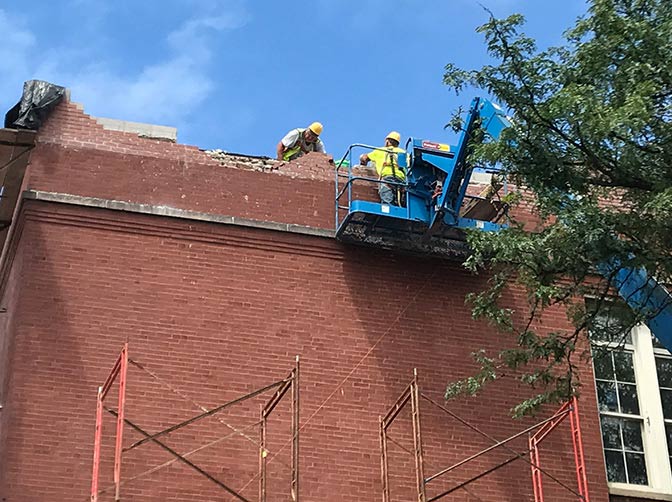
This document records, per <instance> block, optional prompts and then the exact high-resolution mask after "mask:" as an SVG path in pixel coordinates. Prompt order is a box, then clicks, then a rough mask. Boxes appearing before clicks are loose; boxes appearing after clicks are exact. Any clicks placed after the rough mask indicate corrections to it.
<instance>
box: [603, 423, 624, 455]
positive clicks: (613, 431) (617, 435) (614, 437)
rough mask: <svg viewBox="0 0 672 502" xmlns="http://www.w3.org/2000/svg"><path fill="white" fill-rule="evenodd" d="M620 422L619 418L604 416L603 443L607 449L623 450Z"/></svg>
mask: <svg viewBox="0 0 672 502" xmlns="http://www.w3.org/2000/svg"><path fill="white" fill-rule="evenodd" d="M619 422H620V420H618V419H617V418H611V417H605V416H602V441H603V442H604V447H605V448H615V449H617V450H620V449H621V448H622V445H621V428H620V426H619Z"/></svg>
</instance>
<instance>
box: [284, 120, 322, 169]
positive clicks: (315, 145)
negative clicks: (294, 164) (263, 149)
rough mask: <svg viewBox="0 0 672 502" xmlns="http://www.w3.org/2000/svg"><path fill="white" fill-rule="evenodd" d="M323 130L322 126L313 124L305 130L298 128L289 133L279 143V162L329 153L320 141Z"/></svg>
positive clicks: (316, 123)
mask: <svg viewBox="0 0 672 502" xmlns="http://www.w3.org/2000/svg"><path fill="white" fill-rule="evenodd" d="M322 129H323V127H322V124H320V123H319V122H313V123H312V124H310V125H309V126H308V127H306V128H305V129H302V128H298V129H292V130H291V131H289V132H288V133H287V134H286V135H285V137H284V138H282V139H281V140H280V142H279V143H278V147H277V154H278V160H285V161H287V160H294V159H298V158H299V157H301V156H302V155H303V154H304V153H308V152H320V153H327V152H326V151H325V149H324V143H322V140H321V139H320V134H322Z"/></svg>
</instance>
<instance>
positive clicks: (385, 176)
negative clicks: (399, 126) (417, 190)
mask: <svg viewBox="0 0 672 502" xmlns="http://www.w3.org/2000/svg"><path fill="white" fill-rule="evenodd" d="M400 141H401V135H400V134H399V133H398V132H397V131H392V132H390V133H389V134H388V135H387V136H385V146H384V147H380V148H376V149H375V150H373V151H372V152H370V153H365V154H363V155H361V156H360V157H359V163H360V164H361V165H363V166H365V165H367V164H368V163H369V161H373V163H374V164H375V165H376V173H377V174H378V179H379V180H381V181H392V182H395V183H401V182H404V181H405V180H406V173H405V172H404V169H403V167H400V166H399V159H398V156H397V155H398V154H400V153H401V154H403V153H406V151H405V150H403V149H401V148H399V142H400ZM378 195H380V201H381V202H382V203H383V204H391V205H393V206H403V205H404V201H403V196H404V192H403V189H402V187H401V186H399V185H396V184H395V185H393V184H388V183H380V184H379V185H378Z"/></svg>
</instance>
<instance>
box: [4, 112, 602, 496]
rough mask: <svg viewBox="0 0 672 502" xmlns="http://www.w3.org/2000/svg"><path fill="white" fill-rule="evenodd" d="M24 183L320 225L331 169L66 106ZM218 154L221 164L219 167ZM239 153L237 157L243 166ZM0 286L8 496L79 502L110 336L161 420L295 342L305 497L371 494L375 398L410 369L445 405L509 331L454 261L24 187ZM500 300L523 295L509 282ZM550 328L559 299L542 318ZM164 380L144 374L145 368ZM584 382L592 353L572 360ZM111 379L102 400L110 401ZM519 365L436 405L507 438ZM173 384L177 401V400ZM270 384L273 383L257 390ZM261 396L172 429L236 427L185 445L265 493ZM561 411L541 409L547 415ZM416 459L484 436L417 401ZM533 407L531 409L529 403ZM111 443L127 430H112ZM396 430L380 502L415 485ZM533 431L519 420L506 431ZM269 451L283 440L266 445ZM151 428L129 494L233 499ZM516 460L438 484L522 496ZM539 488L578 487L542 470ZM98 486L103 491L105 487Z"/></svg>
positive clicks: (596, 487) (182, 443) (278, 365)
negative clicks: (497, 326) (136, 129)
mask: <svg viewBox="0 0 672 502" xmlns="http://www.w3.org/2000/svg"><path fill="white" fill-rule="evenodd" d="M38 141H39V146H38V148H37V149H36V150H35V151H34V152H33V154H32V157H31V164H30V167H29V173H28V178H27V185H28V188H30V189H33V190H44V191H53V192H60V193H68V194H77V195H84V196H94V197H102V198H109V199H115V200H128V201H133V202H142V203H150V204H161V205H169V206H173V207H177V208H182V209H189V210H196V211H204V212H213V213H218V214H226V215H234V216H244V217H248V218H256V219H263V220H270V221H281V222H287V223H296V224H301V225H312V226H317V227H322V228H332V226H333V193H334V187H333V181H330V180H331V176H332V175H333V168H332V167H330V165H329V164H328V161H327V159H326V158H324V157H323V156H320V155H317V154H315V155H309V156H307V157H305V158H304V159H303V160H302V162H301V163H290V164H288V165H284V166H283V165H280V166H278V169H276V170H272V171H269V170H266V169H265V168H259V167H258V166H257V167H254V166H251V167H250V166H249V164H246V163H245V162H242V161H240V159H234V158H233V157H231V159H230V163H232V164H234V163H235V162H242V164H243V165H242V166H241V165H238V166H235V165H231V166H228V165H224V166H222V165H221V159H219V158H213V157H212V156H211V155H209V154H207V153H205V152H201V151H199V150H198V149H196V148H193V147H186V146H183V145H176V144H172V143H167V142H162V141H153V140H148V139H141V138H137V137H134V136H133V135H131V134H128V133H121V132H116V131H106V130H104V129H102V127H100V126H99V125H98V124H97V123H96V122H95V121H94V120H93V119H91V118H89V117H87V116H86V115H84V114H83V113H82V112H81V110H79V109H78V108H77V107H75V106H74V105H71V104H63V105H61V106H60V107H59V108H58V109H57V110H56V112H55V113H54V115H52V117H51V118H50V119H49V121H48V122H47V123H46V125H45V126H44V128H43V129H42V130H41V131H40V133H39V137H38ZM227 162H228V161H227V160H225V162H224V163H225V164H226V163H227ZM248 167H249V168H248ZM15 225H18V226H19V227H22V229H23V230H22V231H21V232H16V234H15V239H14V240H13V241H12V243H13V244H12V245H14V246H16V252H15V253H14V255H13V256H14V259H13V261H11V262H6V264H5V266H6V267H8V270H9V271H10V272H11V273H10V274H9V276H8V278H7V279H6V281H5V284H4V296H3V303H2V306H7V307H8V313H7V315H5V318H4V319H0V321H2V322H3V324H2V325H1V326H0V327H1V328H2V330H3V331H2V337H3V338H2V340H3V343H2V344H0V347H3V349H2V350H3V354H4V356H3V357H4V360H5V361H7V366H6V368H7V370H6V369H4V368H5V366H4V365H3V375H4V378H5V379H6V381H5V386H4V389H3V391H2V392H3V395H4V397H5V408H4V409H3V411H2V415H1V420H2V422H1V427H2V428H1V429H0V430H1V431H2V433H3V438H4V439H3V442H2V444H1V445H0V447H1V448H2V450H1V451H0V454H1V458H2V459H3V462H2V467H1V468H0V500H6V501H11V502H14V501H42V500H44V501H46V500H68V501H76V500H82V501H84V500H85V499H87V493H88V489H89V483H90V472H91V456H92V439H93V425H94V417H95V393H96V388H97V386H98V385H100V384H102V382H103V381H104V379H105V377H106V376H107V374H108V372H109V370H110V368H111V366H112V363H113V362H114V359H115V358H116V356H117V354H118V352H119V350H120V348H121V345H122V344H123V343H124V342H125V341H128V342H129V344H130V354H131V358H132V359H134V360H135V361H137V362H139V363H141V364H142V365H143V366H144V367H145V368H146V369H147V370H149V371H151V372H152V374H153V375H154V376H151V375H150V374H149V373H147V372H144V371H142V370H140V369H138V368H137V367H135V366H132V367H131V368H130V370H129V384H128V394H127V403H128V409H127V418H129V419H130V420H132V421H133V422H135V423H137V424H138V425H140V426H142V427H143V428H145V429H146V430H148V431H151V432H154V431H157V430H160V429H162V428H164V427H167V426H169V425H172V424H174V423H176V422H179V421H181V420H184V419H187V418H189V417H191V416H194V415H196V414H197V413H198V412H199V410H198V408H197V407H196V406H195V404H194V403H198V404H199V405H202V406H206V407H214V406H217V405H218V404H221V403H223V402H226V401H228V400H230V399H233V398H235V397H237V396H239V395H242V394H244V393H247V392H250V391H252V390H254V389H256V388H258V387H261V386H263V385H265V384H267V383H270V382H272V381H275V380H276V379H278V378H283V377H284V376H286V374H287V373H288V372H289V370H290V369H291V367H292V365H293V361H294V356H295V355H297V354H298V355H300V357H301V368H302V375H301V414H302V418H301V424H302V429H301V435H300V438H301V456H300V467H301V496H302V499H303V500H304V501H312V500H325V501H340V500H352V501H372V500H379V497H380V474H379V470H380V469H379V465H380V464H379V451H380V449H379V439H378V416H379V415H381V414H384V413H385V412H386V410H387V409H388V408H389V407H390V406H391V405H392V404H393V403H394V401H395V400H396V399H397V397H398V396H399V394H400V393H401V392H402V391H403V389H404V387H405V386H406V385H407V384H408V382H409V381H410V379H411V376H412V370H413V368H417V369H418V372H419V378H420V383H421V386H422V389H423V391H424V392H425V393H427V394H428V395H429V396H431V397H432V398H434V399H436V400H437V401H439V402H441V403H443V401H442V394H443V390H444V389H445V385H446V383H447V382H448V381H449V380H450V379H454V378H459V377H463V376H466V375H468V374H469V373H470V372H471V371H473V369H474V365H473V363H472V362H471V358H470V356H469V354H470V353H471V352H472V351H473V350H476V349H478V348H481V347H491V348H492V349H493V350H496V349H498V348H501V347H504V346H506V344H508V343H509V341H508V340H507V339H506V338H505V337H504V336H503V335H501V334H497V333H496V332H494V331H493V330H492V329H491V328H489V327H488V326H486V325H484V324H482V323H479V322H475V321H473V320H472V319H471V317H470V312H469V309H468V307H467V306H466V305H465V303H464V296H465V295H466V294H467V293H469V292H471V291H476V290H478V289H479V288H482V287H484V285H485V281H486V279H487V278H484V277H475V276H471V275H469V274H468V273H466V272H465V271H464V270H463V269H462V268H461V267H460V266H459V265H458V264H456V263H452V262H447V261H440V260H434V259H422V258H410V257H405V256H397V255H394V254H391V253H388V252H380V251H376V250H372V249H360V248H351V247H346V246H343V245H341V244H339V243H338V242H336V241H333V240H331V239H327V238H318V237H310V236H305V235H298V234H289V233H281V232H272V231H268V230H261V229H252V228H240V227H235V226H230V225H216V224H208V223H203V222H194V221H186V220H179V219H174V218H161V217H152V216H146V215H138V214H126V213H120V212H115V211H110V210H103V209H93V208H84V207H75V206H68V205H64V204H56V203H46V202H39V201H25V203H24V206H23V210H22V212H21V215H20V218H19V219H18V220H17V221H16V222H15ZM510 301H511V306H512V307H514V308H515V307H518V308H519V310H521V311H522V310H523V308H522V307H523V303H524V298H523V297H522V294H521V292H519V291H512V294H511V297H510ZM543 323H544V326H545V327H546V328H547V329H554V328H558V327H562V326H564V325H565V324H566V319H565V317H564V314H563V313H562V312H561V311H557V312H552V313H550V314H549V315H548V316H547V317H545V319H544V320H543ZM155 377H156V378H155ZM583 379H584V381H585V382H590V380H591V375H590V371H589V370H588V369H586V371H585V372H584V375H583ZM115 389H116V387H115V388H114V389H113V391H112V393H111V394H110V397H109V398H110V399H111V401H110V402H114V399H115V398H116V395H115V392H116V390H115ZM590 389H591V387H590V386H587V387H586V392H585V393H584V396H583V397H582V400H581V405H582V421H583V423H582V425H583V434H584V442H585V446H586V457H587V458H586V460H587V464H588V466H589V468H588V470H589V472H588V475H589V483H590V487H591V495H592V497H591V498H592V500H594V501H606V500H607V493H606V482H605V479H604V468H603V461H602V452H601V445H600V436H599V426H598V422H597V416H596V414H595V397H594V393H593V392H592V391H591V390H590ZM525 392H526V390H525V389H521V388H519V387H518V386H517V384H516V383H515V381H514V380H513V379H508V380H504V381H502V382H500V383H499V384H498V385H496V386H495V387H493V388H491V389H490V390H489V391H486V392H485V393H484V394H483V395H482V396H480V397H478V398H476V399H470V400H461V401H456V402H451V403H449V406H450V409H451V410H452V411H453V412H454V413H456V414H458V415H460V416H462V417H464V418H466V419H468V420H469V421H470V423H472V424H473V425H474V426H476V427H478V428H480V429H482V430H483V431H485V432H487V433H488V434H490V435H492V436H494V437H496V438H498V439H502V438H505V437H508V436H510V435H512V434H514V433H515V432H517V431H519V430H522V429H524V428H525V427H527V426H529V425H531V424H532V423H533V422H534V421H535V420H534V419H525V420H521V421H512V420H511V419H510V418H509V416H508V410H509V408H510V407H511V406H512V405H513V404H515V403H516V402H518V401H519V400H520V399H522V398H523V397H524V396H525ZM185 397H186V398H187V399H185ZM267 397H269V396H267ZM263 401H264V399H263V398H262V399H255V400H254V401H252V402H248V403H247V404H245V405H243V406H241V407H239V408H235V409H232V410H231V411H229V412H226V413H222V414H221V416H218V418H219V419H216V418H210V419H207V420H204V421H203V422H199V423H197V424H195V425H194V426H193V427H192V426H189V427H186V428H185V429H183V430H180V431H179V432H176V433H174V434H171V435H170V436H169V437H167V438H166V443H167V444H169V445H170V446H171V447H174V448H175V449H176V450H178V451H180V452H188V451H191V450H194V449H196V448H198V447H200V446H202V445H204V444H208V443H211V442H215V441H216V440H218V439H220V438H222V437H224V436H226V435H227V434H230V432H231V430H230V428H229V427H227V425H225V424H223V423H222V421H223V422H225V423H226V424H228V426H233V427H235V428H236V429H238V430H241V429H245V430H244V433H245V435H244V436H243V435H234V436H233V437H230V438H228V439H224V440H222V441H220V442H216V443H215V444H214V445H212V446H211V447H209V448H207V449H204V450H202V451H199V452H197V453H195V454H194V455H193V456H192V457H190V458H191V459H192V460H193V461H194V462H196V463H198V464H199V465H201V466H202V467H203V468H204V469H206V470H207V471H208V472H211V473H212V474H213V475H215V476H216V477H218V478H219V479H221V480H222V481H223V482H225V483H227V484H229V485H230V486H231V487H232V488H234V489H236V490H241V491H242V493H243V495H244V496H245V497H246V498H248V499H249V500H257V488H256V480H255V477H254V476H255V474H256V472H257V468H258V451H257V449H256V447H255V442H256V441H257V437H258V432H257V430H256V429H255V428H250V429H246V427H249V425H250V424H251V423H254V422H255V421H256V420H257V417H258V413H259V406H260V404H261V403H262V402H263ZM552 411H553V410H552V409H551V408H549V409H548V410H546V412H547V413H549V414H550V413H551V412H552ZM421 413H422V421H423V435H424V440H425V446H426V452H425V458H426V462H427V467H426V474H427V475H429V474H431V473H433V472H436V471H438V470H439V469H441V468H444V467H446V466H448V465H451V464H452V463H455V462H457V461H459V460H461V459H463V458H465V457H467V456H469V455H470V454H473V453H475V452H476V451H479V450H481V449H484V448H486V447H487V446H489V445H490V442H489V441H488V440H487V439H485V438H483V437H480V436H478V434H476V433H475V432H474V431H470V430H468V429H466V428H465V427H464V426H463V425H460V424H459V423H457V422H456V421H455V420H453V419H450V418H449V417H447V416H446V415H445V414H444V413H443V412H441V411H440V410H437V409H435V408H432V407H431V406H429V405H427V404H426V403H425V404H423V407H422V408H421ZM545 416H546V415H545ZM541 418H543V416H540V417H537V420H538V419H541ZM105 430H106V434H105V437H104V442H103V464H102V471H101V472H102V474H101V486H102V487H107V486H108V485H109V484H110V482H111V459H112V444H113V437H112V430H113V419H112V418H111V417H110V416H106V417H105ZM125 434H126V441H125V444H127V445H128V444H130V443H131V442H132V441H133V440H135V439H138V438H139V437H140V436H139V435H138V434H137V433H134V432H132V431H131V430H130V429H128V428H127V429H126V432H125ZM269 435H270V440H269V441H270V442H269V449H270V451H271V457H272V458H273V460H272V461H271V463H270V464H269V474H270V478H271V479H270V481H269V486H268V492H269V496H268V500H269V501H276V500H278V501H279V500H288V491H287V486H288V482H289V469H288V466H287V464H288V462H289V451H288V445H287V442H288V440H289V439H290V438H289V408H288V405H287V403H286V402H283V403H282V404H281V405H280V407H279V408H278V410H277V415H274V417H273V419H272V422H271V424H270V431H269ZM391 435H392V436H393V438H394V439H395V441H397V442H398V443H399V444H400V445H401V446H397V445H391V446H390V455H391V459H390V471H391V481H392V494H393V500H395V501H396V500H409V499H412V498H413V497H414V496H415V495H414V488H413V461H412V458H411V457H410V456H409V455H408V453H407V452H405V451H404V449H410V448H411V447H412V442H411V433H410V419H409V415H408V414H407V412H405V413H402V414H401V415H400V417H399V420H398V422H397V423H395V425H394V427H393V429H392V431H391ZM512 446H513V447H514V448H515V449H516V450H517V451H524V449H525V448H526V444H525V440H524V438H523V439H522V440H521V441H518V442H515V443H512ZM276 453H277V457H276V456H275V454H276ZM509 455H510V453H509V452H498V453H496V454H494V455H491V456H486V457H483V458H482V459H480V460H479V461H478V462H477V463H475V464H469V465H467V466H465V467H462V468H459V469H457V470H455V471H454V473H452V474H451V475H450V476H448V477H446V478H445V479H444V480H443V481H437V482H436V484H435V485H434V487H433V488H432V491H431V494H432V495H433V494H436V493H438V492H440V491H441V490H445V489H447V488H449V487H450V486H453V485H455V484H457V483H458V482H460V481H463V480H466V479H468V478H469V477H470V476H473V475H476V474H478V473H479V472H482V471H483V470H485V469H487V468H489V467H492V466H493V465H495V464H497V463H498V462H500V461H502V460H504V459H506V458H507V457H508V456H509ZM542 455H544V462H545V466H547V467H548V469H549V471H551V472H552V473H554V475H556V476H557V477H558V478H559V479H560V480H561V481H562V482H564V483H566V484H568V485H569V486H571V487H574V486H575V480H574V475H573V472H572V465H573V461H572V459H571V442H570V441H569V433H568V430H567V428H566V426H565V427H563V428H562V429H559V430H557V431H556V432H554V433H553V435H551V436H550V437H549V438H548V443H546V444H545V445H544V450H543V452H542ZM169 460H171V457H170V455H168V454H166V453H165V452H163V451H161V450H160V449H159V448H157V447H156V446H154V445H151V444H147V445H143V446H141V447H139V448H137V449H134V450H132V451H130V452H128V453H127V454H126V455H125V458H124V464H123V475H122V477H123V479H125V480H128V484H126V485H125V486H124V487H123V490H122V494H123V497H122V500H143V501H163V500H170V501H187V500H213V501H214V500H233V498H232V497H231V496H230V495H227V494H226V493H225V492H223V491H221V490H220V489H219V488H218V487H217V486H216V485H214V483H212V482H211V481H208V480H207V479H204V478H202V477H200V476H198V475H197V474H196V473H194V472H193V471H191V470H189V469H188V468H187V467H185V466H182V465H180V464H177V463H176V464H172V465H170V466H168V467H165V468H163V469H161V470H157V471H156V472H153V473H150V474H146V475H143V476H141V477H138V478H137V479H133V478H135V477H137V476H140V475H142V474H143V473H146V472H147V471H148V470H149V469H150V468H152V467H155V466H158V465H161V464H163V463H165V462H167V461H169ZM529 471H530V470H529V465H527V464H526V463H525V462H524V461H523V460H517V461H515V462H513V463H511V464H510V465H508V466H507V467H504V468H502V469H500V470H499V471H497V472H495V473H493V474H491V475H489V476H487V477H485V478H483V479H481V480H479V481H477V482H475V483H473V484H471V485H469V486H468V487H467V490H458V491H456V492H454V493H453V494H452V495H450V496H448V497H446V498H445V499H444V500H447V501H469V502H472V501H478V500H497V501H521V500H531V484H530V480H529V479H530V474H529ZM545 486H546V488H547V490H548V496H547V500H557V501H560V500H571V495H568V492H567V491H565V490H564V489H562V488H558V487H557V486H555V485H554V483H553V482H552V481H550V480H547V482H546V485H545ZM101 500H113V497H112V496H111V494H109V493H106V494H105V495H103V496H102V497H101Z"/></svg>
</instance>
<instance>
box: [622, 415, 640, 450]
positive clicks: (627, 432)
mask: <svg viewBox="0 0 672 502" xmlns="http://www.w3.org/2000/svg"><path fill="white" fill-rule="evenodd" d="M623 446H624V447H625V449H626V450H630V451H637V452H643V451H644V444H643V443H642V424H641V422H636V421H634V420H623Z"/></svg>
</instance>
